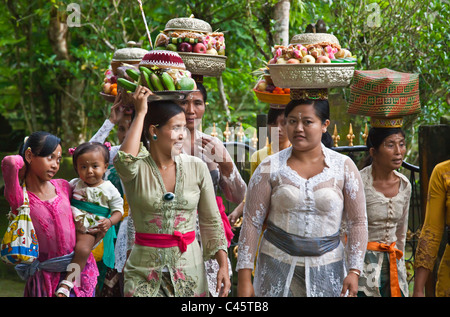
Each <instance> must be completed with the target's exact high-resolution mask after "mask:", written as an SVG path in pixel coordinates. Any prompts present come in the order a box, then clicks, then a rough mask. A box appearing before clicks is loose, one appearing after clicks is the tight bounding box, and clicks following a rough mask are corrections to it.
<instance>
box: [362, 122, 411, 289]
mask: <svg viewBox="0 0 450 317" xmlns="http://www.w3.org/2000/svg"><path fill="white" fill-rule="evenodd" d="M367 147H368V148H369V153H370V156H371V158H372V164H371V165H369V166H367V167H365V168H364V169H362V170H361V178H362V181H363V183H364V190H365V194H366V204H367V219H368V228H369V243H368V245H367V252H366V255H365V258H364V269H363V272H362V274H361V278H360V279H359V292H358V296H375V297H380V296H383V297H389V296H392V297H400V296H408V282H407V280H406V267H405V258H404V256H403V254H404V252H405V242H406V231H407V230H408V212H409V201H410V196H411V184H410V183H409V181H408V178H406V177H405V176H404V175H402V174H400V173H399V172H397V171H396V169H398V168H400V167H401V165H402V161H403V157H404V156H405V152H406V146H405V134H404V132H403V131H402V130H401V129H400V128H371V129H370V131H369V136H368V138H367Z"/></svg>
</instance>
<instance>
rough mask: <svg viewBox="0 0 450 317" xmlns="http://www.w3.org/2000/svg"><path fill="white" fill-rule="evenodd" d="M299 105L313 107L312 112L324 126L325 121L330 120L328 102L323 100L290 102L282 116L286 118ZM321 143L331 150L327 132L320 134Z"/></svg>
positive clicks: (329, 136)
mask: <svg viewBox="0 0 450 317" xmlns="http://www.w3.org/2000/svg"><path fill="white" fill-rule="evenodd" d="M299 105H313V107H314V110H315V111H316V115H317V116H318V117H319V118H320V121H321V122H322V124H324V123H325V121H326V120H330V104H329V103H328V100H324V99H317V100H312V99H299V100H291V101H290V102H289V103H288V104H287V106H286V109H285V110H284V116H285V117H286V118H287V116H288V115H289V113H291V111H292V110H293V109H294V108H295V107H297V106H299ZM322 143H323V145H325V146H326V147H327V148H331V147H332V146H333V138H332V137H331V134H330V133H329V132H328V131H326V132H325V133H322Z"/></svg>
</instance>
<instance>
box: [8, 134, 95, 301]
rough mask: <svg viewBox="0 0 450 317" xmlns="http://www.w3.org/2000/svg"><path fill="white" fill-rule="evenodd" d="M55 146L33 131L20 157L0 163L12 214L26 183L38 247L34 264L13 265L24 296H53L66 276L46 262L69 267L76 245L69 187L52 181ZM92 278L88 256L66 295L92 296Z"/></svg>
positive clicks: (58, 147)
mask: <svg viewBox="0 0 450 317" xmlns="http://www.w3.org/2000/svg"><path fill="white" fill-rule="evenodd" d="M60 142H61V141H60V139H59V138H57V137H56V136H54V135H52V134H50V133H47V132H34V133H32V134H31V135H30V136H29V138H27V139H26V141H25V142H24V144H23V146H22V148H21V150H20V151H19V154H20V155H11V156H6V157H5V158H4V159H3V160H2V172H3V178H4V181H5V198H6V199H7V201H8V203H9V205H10V206H11V209H12V210H16V209H17V208H18V207H19V206H21V205H22V204H23V199H24V197H23V191H22V183H23V182H25V184H26V189H27V192H28V196H29V201H30V216H31V219H32V221H33V226H34V228H35V231H36V235H37V238H38V243H39V257H38V260H36V261H35V262H33V264H31V265H24V264H23V265H22V264H19V265H17V266H16V269H17V271H18V273H19V275H21V277H22V278H23V279H25V280H26V286H25V291H24V296H27V297H51V296H54V294H55V291H56V289H57V288H58V285H59V283H60V281H61V280H62V279H63V278H64V277H65V276H66V267H67V265H59V266H57V265H55V264H49V262H51V263H53V262H55V261H58V260H59V259H64V260H65V261H66V262H67V264H69V263H70V260H71V254H72V252H73V250H74V247H75V243H76V233H75V224H74V221H73V216H72V211H71V208H70V199H71V197H72V190H71V187H70V185H69V183H68V182H67V181H66V180H63V179H53V177H54V176H55V174H56V173H57V172H58V170H59V163H60V160H61V153H62V148H61V145H60ZM67 258H68V260H66V259H67ZM60 262H61V261H60ZM66 262H63V263H66ZM19 266H20V270H19ZM61 268H62V269H61ZM97 276H98V269H97V266H96V263H95V259H94V257H93V255H91V256H90V257H89V259H88V261H87V264H86V266H85V268H84V270H83V271H82V272H81V273H80V284H79V285H78V286H75V287H74V288H73V290H72V292H71V294H70V296H75V297H92V296H94V291H95V286H96V284H97Z"/></svg>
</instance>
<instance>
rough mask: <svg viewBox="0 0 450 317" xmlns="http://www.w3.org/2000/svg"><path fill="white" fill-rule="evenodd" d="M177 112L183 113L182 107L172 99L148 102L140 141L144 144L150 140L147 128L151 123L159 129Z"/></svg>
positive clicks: (148, 128)
mask: <svg viewBox="0 0 450 317" xmlns="http://www.w3.org/2000/svg"><path fill="white" fill-rule="evenodd" d="M179 113H184V109H183V108H181V107H180V106H179V105H177V104H176V103H175V102H173V101H170V100H161V101H154V102H151V103H149V105H148V111H147V114H146V115H145V119H144V127H143V130H142V136H141V141H142V142H143V143H144V145H147V143H148V141H149V140H150V131H149V130H150V126H151V125H154V126H156V127H157V128H158V129H159V128H161V127H162V126H164V125H165V124H166V123H167V122H168V121H169V120H170V119H171V118H172V117H174V116H176V115H177V114H179Z"/></svg>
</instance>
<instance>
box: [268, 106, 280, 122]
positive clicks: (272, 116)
mask: <svg viewBox="0 0 450 317" xmlns="http://www.w3.org/2000/svg"><path fill="white" fill-rule="evenodd" d="M282 114H284V109H273V108H270V109H269V112H267V124H277V119H278V117H279V116H280V115H282Z"/></svg>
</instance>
